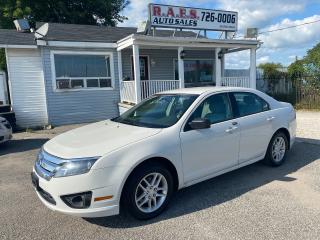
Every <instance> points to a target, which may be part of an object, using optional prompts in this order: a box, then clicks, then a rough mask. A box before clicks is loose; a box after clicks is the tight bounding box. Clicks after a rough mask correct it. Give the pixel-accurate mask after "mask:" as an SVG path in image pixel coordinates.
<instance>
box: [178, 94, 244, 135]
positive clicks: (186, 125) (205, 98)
mask: <svg viewBox="0 0 320 240" xmlns="http://www.w3.org/2000/svg"><path fill="white" fill-rule="evenodd" d="M218 94H226V95H227V98H228V102H229V104H230V108H231V113H232V117H231V118H230V119H227V120H224V121H220V122H215V123H210V128H211V126H212V125H215V124H220V123H223V122H227V121H230V120H234V119H236V118H238V117H237V116H236V114H235V111H234V106H233V103H232V100H231V98H230V92H216V93H212V94H210V95H207V96H204V97H203V98H202V99H201V100H200V101H199V102H198V103H197V105H196V106H195V107H194V108H193V109H192V111H191V112H190V114H189V115H188V116H187V117H186V120H185V122H184V124H183V125H182V126H183V127H182V132H188V131H191V130H193V129H189V127H188V123H189V120H190V118H191V116H192V114H193V113H194V112H195V111H196V110H197V109H198V107H199V106H200V105H201V104H202V103H203V102H204V101H206V100H207V99H208V98H210V97H212V96H214V95H218Z"/></svg>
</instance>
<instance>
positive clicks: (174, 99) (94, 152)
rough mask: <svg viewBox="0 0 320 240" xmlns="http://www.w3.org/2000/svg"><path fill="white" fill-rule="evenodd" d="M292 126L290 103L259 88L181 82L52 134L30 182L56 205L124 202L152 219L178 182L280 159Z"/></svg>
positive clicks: (78, 207) (99, 208)
mask: <svg viewBox="0 0 320 240" xmlns="http://www.w3.org/2000/svg"><path fill="white" fill-rule="evenodd" d="M295 131H296V114H295V111H294V109H293V107H292V106H291V105H290V104H289V103H284V102H278V101H276V100H275V99H273V98H271V97H269V96H268V95H266V94H264V93H262V92H259V91H257V90H253V89H245V88H231V87H228V88H215V87H207V88H187V89H178V90H173V91H168V92H164V93H160V94H156V95H154V96H152V97H150V98H149V99H146V100H144V101H142V102H141V103H140V104H138V105H136V106H134V107H133V108H131V109H130V110H128V111H127V112H125V113H124V114H122V115H121V116H119V117H117V118H114V119H111V120H105V121H102V122H98V123H94V124H90V125H87V126H84V127H81V128H78V129H75V130H71V131H69V132H66V133H64V134H61V135H59V136H57V137H55V138H53V139H52V140H50V141H48V142H47V143H46V144H45V145H44V146H43V148H42V149H41V151H40V152H39V154H38V158H37V160H36V162H35V165H34V169H33V172H32V174H31V176H32V182H33V184H34V186H35V188H36V192H37V194H38V196H39V198H40V200H41V201H42V202H43V203H44V204H45V205H46V206H47V207H49V208H50V209H52V210H55V211H59V212H62V213H66V214H71V215H76V216H80V217H101V216H110V215H115V214H118V213H119V211H120V206H121V209H126V210H127V211H129V212H130V213H131V214H132V215H133V216H134V217H136V218H138V219H148V218H152V217H155V216H157V215H158V214H160V213H161V212H162V211H163V210H164V209H165V208H166V206H167V205H168V203H169V201H170V199H171V197H172V195H173V193H174V192H175V191H177V190H178V189H181V188H184V187H187V186H190V185H193V184H195V183H198V182H201V181H204V180H206V179H209V178H212V177H215V176H217V175H220V174H223V173H226V172H229V171H232V170H235V169H237V168H240V167H243V166H246V165H248V164H252V163H254V162H257V161H260V160H263V161H264V162H265V163H267V164H270V165H273V166H279V165H281V164H282V163H283V162H284V160H285V158H286V154H287V151H288V150H289V149H290V148H291V146H292V144H293V142H294V140H295Z"/></svg>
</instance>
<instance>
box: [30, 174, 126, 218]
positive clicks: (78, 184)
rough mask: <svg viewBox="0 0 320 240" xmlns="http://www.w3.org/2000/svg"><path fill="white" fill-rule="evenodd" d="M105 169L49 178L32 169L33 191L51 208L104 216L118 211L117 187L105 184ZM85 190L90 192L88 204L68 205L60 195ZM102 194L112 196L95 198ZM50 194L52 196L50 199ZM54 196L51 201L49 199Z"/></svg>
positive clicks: (84, 215) (85, 215)
mask: <svg viewBox="0 0 320 240" xmlns="http://www.w3.org/2000/svg"><path fill="white" fill-rule="evenodd" d="M105 170H106V169H98V170H92V171H90V172H89V173H87V174H82V175H76V176H69V177H62V178H51V179H50V181H48V180H46V179H44V178H42V177H41V176H39V175H38V174H37V173H36V172H35V171H34V170H33V172H32V174H33V175H35V176H36V178H38V185H37V184H36V183H34V180H33V185H34V187H35V190H36V193H37V195H38V197H39V199H40V200H41V202H42V203H43V204H44V205H45V206H47V207H48V208H49V209H51V210H53V211H58V212H61V213H65V214H69V215H73V216H79V217H88V218H91V217H105V216H112V215H117V214H119V199H120V197H119V196H118V194H117V193H118V192H119V189H118V187H116V185H108V186H105V184H102V183H105V182H108V181H105V180H106V174H105ZM85 191H91V192H92V198H91V204H90V207H89V208H85V209H77V208H72V207H69V206H68V205H67V204H66V203H65V202H64V201H63V200H62V199H61V196H63V195H69V194H75V193H80V192H85ZM102 196H113V197H112V198H111V199H107V200H103V201H95V198H98V197H102ZM51 198H52V199H51ZM52 200H53V201H52Z"/></svg>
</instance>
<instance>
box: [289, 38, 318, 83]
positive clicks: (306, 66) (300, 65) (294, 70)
mask: <svg viewBox="0 0 320 240" xmlns="http://www.w3.org/2000/svg"><path fill="white" fill-rule="evenodd" d="M288 72H289V75H290V76H291V77H292V79H297V78H301V77H304V81H307V82H308V83H309V84H311V85H313V86H320V43H318V44H317V45H315V46H314V47H313V48H311V49H309V50H308V51H307V55H306V56H304V57H303V58H302V59H301V60H296V61H295V62H293V63H291V64H290V66H289V67H288Z"/></svg>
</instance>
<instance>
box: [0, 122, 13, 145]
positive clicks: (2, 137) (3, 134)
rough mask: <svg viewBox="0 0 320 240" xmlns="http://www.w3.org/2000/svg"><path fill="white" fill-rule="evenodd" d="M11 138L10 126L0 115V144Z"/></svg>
mask: <svg viewBox="0 0 320 240" xmlns="http://www.w3.org/2000/svg"><path fill="white" fill-rule="evenodd" d="M11 138H12V128H11V125H10V123H9V122H8V121H7V120H6V119H5V118H3V117H0V144H1V143H4V142H7V141H9V140H10V139H11Z"/></svg>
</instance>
